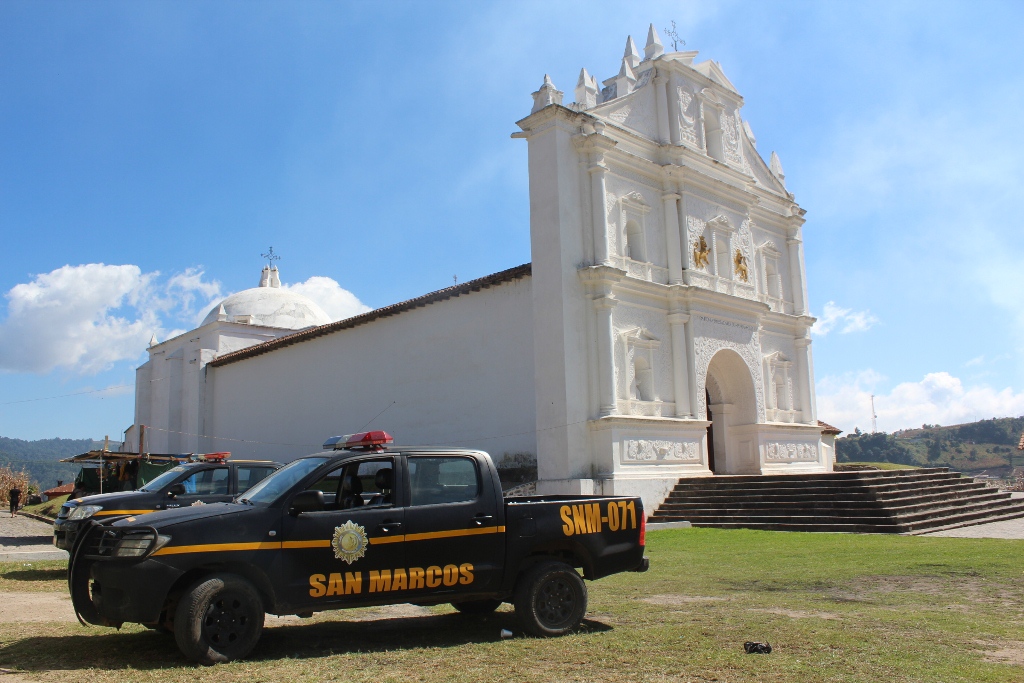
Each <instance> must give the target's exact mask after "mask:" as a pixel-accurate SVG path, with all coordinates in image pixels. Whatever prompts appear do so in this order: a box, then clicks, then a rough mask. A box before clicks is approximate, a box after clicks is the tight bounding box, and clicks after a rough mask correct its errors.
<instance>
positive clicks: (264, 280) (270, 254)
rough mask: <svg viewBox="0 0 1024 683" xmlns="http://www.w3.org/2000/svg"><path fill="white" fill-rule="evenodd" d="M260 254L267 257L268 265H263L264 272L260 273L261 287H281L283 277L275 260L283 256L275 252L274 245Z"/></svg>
mask: <svg viewBox="0 0 1024 683" xmlns="http://www.w3.org/2000/svg"><path fill="white" fill-rule="evenodd" d="M260 256H262V257H263V258H265V259H267V265H265V266H263V272H262V273H260V287H280V286H281V277H280V275H279V274H278V272H277V266H275V265H274V261H280V260H281V257H280V256H279V255H277V254H275V253H274V247H270V249H268V250H267V253H265V254H260Z"/></svg>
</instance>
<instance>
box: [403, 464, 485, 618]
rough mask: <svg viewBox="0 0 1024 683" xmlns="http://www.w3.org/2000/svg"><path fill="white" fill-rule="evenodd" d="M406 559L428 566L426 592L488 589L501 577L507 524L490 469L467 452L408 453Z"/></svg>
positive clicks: (459, 592) (424, 569) (417, 565)
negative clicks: (501, 515)
mask: <svg viewBox="0 0 1024 683" xmlns="http://www.w3.org/2000/svg"><path fill="white" fill-rule="evenodd" d="M406 471H407V473H408V474H407V477H408V482H409V484H408V488H409V502H408V507H407V508H406V515H405V527H406V531H405V540H406V543H405V545H406V561H407V562H408V563H409V566H410V570H409V571H410V572H413V571H416V570H417V569H420V570H422V572H423V581H422V583H421V584H419V585H418V586H417V588H419V589H420V590H421V591H423V592H424V593H428V594H430V595H432V596H433V595H436V594H438V593H452V595H453V601H457V600H455V598H456V597H457V596H458V595H465V594H472V593H481V592H489V591H492V590H496V589H497V588H498V586H499V585H500V583H501V575H502V567H503V566H504V561H505V557H504V555H505V533H504V531H505V530H504V527H501V526H499V510H498V504H499V501H498V500H497V499H496V497H495V492H494V490H493V486H492V483H491V479H490V476H489V473H488V472H485V471H482V469H481V464H480V462H479V461H478V460H477V459H476V458H474V457H472V456H468V455H433V454H431V455H415V454H410V455H409V456H408V457H407V459H406Z"/></svg>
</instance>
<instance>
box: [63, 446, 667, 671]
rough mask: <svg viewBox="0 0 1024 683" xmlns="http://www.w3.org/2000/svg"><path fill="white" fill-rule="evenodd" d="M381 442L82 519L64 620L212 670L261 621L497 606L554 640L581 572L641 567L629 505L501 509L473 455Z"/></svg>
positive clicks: (636, 506)
mask: <svg viewBox="0 0 1024 683" xmlns="http://www.w3.org/2000/svg"><path fill="white" fill-rule="evenodd" d="M391 442H392V440H391V438H390V437H389V436H388V435H387V433H386V432H380V431H377V432H366V433H363V434H357V435H353V436H351V437H335V438H333V439H330V440H328V442H327V443H325V444H324V449H325V450H324V452H321V453H318V454H315V455H310V456H307V457H304V458H300V459H298V460H295V461H293V462H291V463H289V464H288V465H286V466H285V467H283V468H281V469H280V470H278V471H277V472H275V473H273V474H271V475H270V476H268V477H267V478H266V479H264V480H263V481H261V482H260V483H259V484H257V485H256V486H255V487H253V488H252V489H250V490H249V491H247V492H246V493H245V495H244V496H242V497H240V498H238V499H237V500H236V501H234V502H232V503H217V504H211V505H202V506H197V507H187V508H179V509H176V510H166V511H161V512H154V513H151V514H148V515H145V516H144V517H135V516H127V517H123V518H120V519H116V520H112V519H107V520H104V521H99V520H89V522H88V527H87V528H83V530H82V532H81V533H80V534H79V536H78V539H77V540H76V543H75V546H74V548H73V549H72V552H71V559H70V562H69V564H68V587H69V589H70V591H71V597H72V601H73V602H74V607H75V611H76V614H77V615H78V617H79V619H80V620H82V621H83V623H85V622H89V623H91V624H97V625H103V626H113V627H119V626H120V625H121V624H122V623H124V622H137V623H141V624H144V625H146V626H149V627H151V628H154V629H157V630H161V631H164V632H169V633H170V632H172V633H173V634H174V637H175V640H176V641H177V644H178V647H179V648H180V649H181V651H182V652H183V653H184V654H185V656H186V657H187V658H188V659H189V660H191V661H194V662H198V663H201V664H206V665H211V664H215V663H217V662H228V661H231V660H234V659H239V658H242V657H245V656H246V655H248V654H249V653H250V652H251V651H252V650H253V648H254V647H255V646H256V643H257V641H258V640H259V638H260V634H261V632H262V630H263V620H264V614H265V613H270V614H277V615H284V614H297V615H299V616H309V615H311V614H312V613H313V612H317V611H322V610H333V609H343V608H348V607H365V606H370V605H386V604H397V603H414V604H418V605H434V604H440V603H451V604H452V605H454V607H455V608H456V609H458V610H459V611H461V612H463V613H467V614H485V613H489V612H492V611H494V610H495V609H496V608H497V607H498V606H499V605H500V604H501V603H502V602H506V601H507V602H511V603H513V605H514V606H515V611H516V615H517V618H518V620H519V621H520V623H521V625H522V627H523V629H524V630H525V631H526V632H528V633H530V634H532V635H536V636H557V635H562V634H564V633H567V632H569V631H571V630H573V629H574V628H576V627H577V626H578V625H579V623H580V621H581V620H582V619H583V616H584V614H585V613H586V609H587V588H586V585H585V584H584V582H583V578H586V579H589V580H595V579H600V578H602V577H605V576H608V575H610V574H614V573H617V572H624V571H646V569H647V566H648V561H647V559H646V558H645V557H644V530H645V519H644V510H643V507H642V504H641V501H640V499H639V498H628V497H584V496H536V497H524V498H511V499H508V500H503V499H502V492H501V485H500V483H499V480H498V473H497V470H496V469H495V467H494V464H493V463H492V461H491V458H490V456H488V455H487V454H486V453H482V452H480V451H472V450H437V449H420V448H408V449H407V448H389V447H387V446H386V444H388V443H391ZM577 568H579V569H581V570H582V573H583V577H581V576H580V574H579V573H577V571H576V569H577Z"/></svg>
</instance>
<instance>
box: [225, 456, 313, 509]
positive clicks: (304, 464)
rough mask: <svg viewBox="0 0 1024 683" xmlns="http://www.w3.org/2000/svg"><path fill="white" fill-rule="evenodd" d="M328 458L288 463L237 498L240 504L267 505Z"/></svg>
mask: <svg viewBox="0 0 1024 683" xmlns="http://www.w3.org/2000/svg"><path fill="white" fill-rule="evenodd" d="M327 460H328V458H302V459H301V460H296V461H294V462H291V463H288V464H287V465H285V466H284V467H282V468H281V469H279V470H278V471H276V472H274V473H273V474H271V475H270V476H269V477H267V478H266V479H264V480H263V481H261V482H260V483H258V484H256V485H255V486H253V487H252V488H251V489H249V490H248V491H246V492H245V495H244V496H242V497H241V498H239V499H238V500H239V502H241V503H260V504H263V505H269V504H271V503H273V502H274V501H275V500H277V499H278V498H279V497H280V496H281V495H282V494H284V493H287V492H288V491H290V490H291V489H292V487H293V486H295V485H296V484H298V483H299V482H300V481H301V480H302V479H303V478H304V477H305V476H306V475H307V474H309V473H310V472H312V471H313V470H315V469H316V468H317V467H320V465H323V464H324V463H325V462H327Z"/></svg>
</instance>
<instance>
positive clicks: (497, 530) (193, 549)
mask: <svg viewBox="0 0 1024 683" xmlns="http://www.w3.org/2000/svg"><path fill="white" fill-rule="evenodd" d="M503 533H505V527H503V526H486V527H481V528H474V529H450V530H448V531H428V532H424V533H420V534H406V535H404V536H377V537H376V538H371V539H369V541H370V544H371V545H380V544H382V543H404V542H406V541H430V540H434V539H439V538H458V537H460V536H480V535H481V534H503ZM330 547H331V541H330V540H328V539H324V540H319V539H316V540H309V541H284V542H281V541H271V542H267V543H259V542H256V543H206V544H203V545H175V546H169V547H166V548H161V549H160V550H157V551H156V552H155V553H153V555H154V556H156V555H183V554H185V553H218V552H230V551H237V550H282V549H283V550H304V549H309V548H330Z"/></svg>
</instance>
